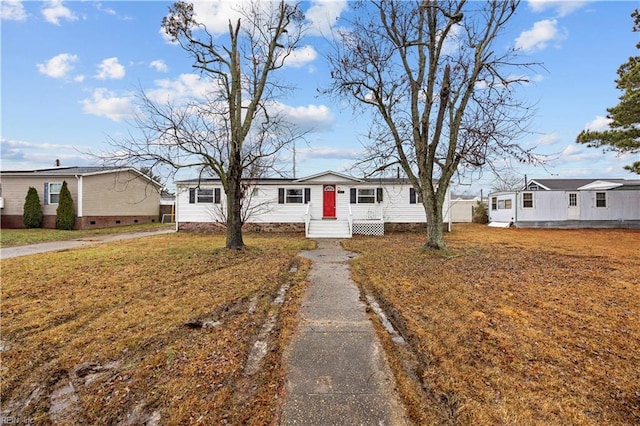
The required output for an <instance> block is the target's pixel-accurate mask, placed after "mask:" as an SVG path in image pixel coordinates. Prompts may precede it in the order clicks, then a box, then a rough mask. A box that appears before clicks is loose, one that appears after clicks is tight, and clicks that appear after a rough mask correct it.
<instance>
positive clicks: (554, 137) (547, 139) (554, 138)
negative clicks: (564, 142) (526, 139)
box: [535, 133, 560, 146]
mask: <svg viewBox="0 0 640 426" xmlns="http://www.w3.org/2000/svg"><path fill="white" fill-rule="evenodd" d="M559 140H560V136H559V135H558V134H557V133H547V134H546V135H542V136H540V137H539V138H538V139H536V141H535V144H536V145H539V146H548V145H553V144H554V143H556V142H558V141H559Z"/></svg>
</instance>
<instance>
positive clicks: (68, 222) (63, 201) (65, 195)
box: [56, 181, 76, 230]
mask: <svg viewBox="0 0 640 426" xmlns="http://www.w3.org/2000/svg"><path fill="white" fill-rule="evenodd" d="M75 216H76V215H75V212H74V211H73V199H72V198H71V192H69V188H68V187H67V181H63V182H62V188H61V189H60V199H59V200H58V209H57V210H56V229H65V230H71V229H73V225H74V222H75V220H76V217H75Z"/></svg>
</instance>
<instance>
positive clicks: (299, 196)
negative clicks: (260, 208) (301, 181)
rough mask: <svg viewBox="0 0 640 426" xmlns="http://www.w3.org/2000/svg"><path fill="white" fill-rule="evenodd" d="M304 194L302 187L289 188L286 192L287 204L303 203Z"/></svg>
mask: <svg viewBox="0 0 640 426" xmlns="http://www.w3.org/2000/svg"><path fill="white" fill-rule="evenodd" d="M303 197H304V194H303V191H302V188H296V189H287V190H286V192H285V203H287V204H303V203H304V198H303Z"/></svg>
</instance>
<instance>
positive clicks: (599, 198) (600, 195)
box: [596, 192, 607, 207]
mask: <svg viewBox="0 0 640 426" xmlns="http://www.w3.org/2000/svg"><path fill="white" fill-rule="evenodd" d="M596 207H607V193H606V192H596Z"/></svg>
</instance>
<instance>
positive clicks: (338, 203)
mask: <svg viewBox="0 0 640 426" xmlns="http://www.w3.org/2000/svg"><path fill="white" fill-rule="evenodd" d="M246 192H247V195H246V198H245V206H244V209H243V211H244V229H248V230H254V229H255V230H290V231H299V232H305V235H306V236H308V237H310V238H320V237H327V238H349V237H351V236H352V235H353V234H367V235H383V234H384V232H385V230H386V231H393V230H405V229H420V228H422V227H424V226H425V224H426V215H425V212H424V208H423V206H422V203H421V201H420V199H419V196H418V194H416V192H415V191H414V189H413V187H412V185H411V184H410V183H409V181H408V180H407V179H403V178H399V179H395V178H368V179H359V178H355V177H352V176H348V175H344V174H341V173H336V172H332V171H326V172H323V173H318V174H315V175H313V176H307V177H303V178H299V179H282V178H266V179H260V180H258V181H256V182H252V183H251V185H249V187H248V189H247V190H246ZM448 205H449V193H447V198H446V200H445V206H446V207H445V208H444V210H445V211H444V212H443V215H444V222H445V226H448V225H449V215H448ZM225 209H226V206H225V194H224V190H223V188H222V185H221V183H220V180H218V179H200V180H198V179H192V180H183V181H179V182H176V223H177V225H176V226H177V228H178V230H181V229H211V228H214V229H215V228H221V227H222V226H224V225H223V223H224V222H225Z"/></svg>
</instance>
